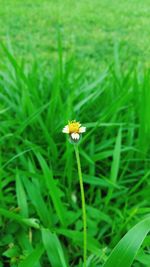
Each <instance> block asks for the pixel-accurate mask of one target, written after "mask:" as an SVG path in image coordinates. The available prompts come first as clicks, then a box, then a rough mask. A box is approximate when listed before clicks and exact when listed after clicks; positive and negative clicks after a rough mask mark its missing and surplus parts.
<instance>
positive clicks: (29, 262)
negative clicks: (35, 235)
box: [19, 244, 44, 267]
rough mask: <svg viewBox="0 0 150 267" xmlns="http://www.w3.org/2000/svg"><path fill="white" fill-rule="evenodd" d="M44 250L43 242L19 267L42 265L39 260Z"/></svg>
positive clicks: (38, 266)
mask: <svg viewBox="0 0 150 267" xmlns="http://www.w3.org/2000/svg"><path fill="white" fill-rule="evenodd" d="M43 252H44V247H43V245H42V244H39V245H38V246H37V247H36V248H35V249H34V250H33V251H32V253H31V254H30V255H29V256H27V258H26V259H25V260H23V261H22V262H21V263H20V264H19V267H26V266H28V267H34V266H36V267H40V266H41V265H40V264H38V261H39V259H40V257H41V256H42V254H43Z"/></svg>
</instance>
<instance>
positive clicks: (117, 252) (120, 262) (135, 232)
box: [103, 217, 150, 267]
mask: <svg viewBox="0 0 150 267" xmlns="http://www.w3.org/2000/svg"><path fill="white" fill-rule="evenodd" d="M149 231H150V217H148V218H146V219H144V220H142V221H141V222H139V223H138V224H136V225H135V226H134V227H133V228H132V229H131V230H129V231H128V233H127V234H126V235H125V236H124V237H123V238H122V239H121V240H120V241H119V243H118V244H117V246H116V247H115V248H114V250H113V251H112V253H111V254H110V256H109V258H108V260H107V261H106V263H105V264H104V265H103V267H114V266H115V267H120V266H121V267H130V266H131V264H132V263H133V261H134V259H135V256H136V254H137V252H138V250H139V248H140V246H141V245H142V242H143V241H144V239H145V237H146V235H147V234H148V232H149Z"/></svg>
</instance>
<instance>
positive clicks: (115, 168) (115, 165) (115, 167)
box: [105, 128, 122, 205]
mask: <svg viewBox="0 0 150 267" xmlns="http://www.w3.org/2000/svg"><path fill="white" fill-rule="evenodd" d="M121 139H122V130H121V128H120V129H119V131H118V135H117V138H116V143H115V148H114V152H113V161H112V165H111V173H110V180H111V181H112V182H113V183H115V182H116V180H117V176H118V172H119V163H120V154H121ZM112 193H113V188H110V189H109V191H108V194H107V197H106V200H105V201H106V204H107V205H108V203H109V201H110V199H111V197H112Z"/></svg>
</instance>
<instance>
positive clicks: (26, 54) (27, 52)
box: [0, 0, 150, 69]
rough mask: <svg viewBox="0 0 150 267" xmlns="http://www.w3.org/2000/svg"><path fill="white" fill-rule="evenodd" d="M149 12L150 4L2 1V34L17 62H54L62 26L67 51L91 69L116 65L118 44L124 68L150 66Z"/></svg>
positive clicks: (84, 0) (96, 0) (85, 0)
mask: <svg viewBox="0 0 150 267" xmlns="http://www.w3.org/2000/svg"><path fill="white" fill-rule="evenodd" d="M149 11H150V7H149V0H143V1H142V2H141V1H139V0H133V1H130V0H127V1H123V0H121V1H119V0H111V1H110V0H105V1H99V0H94V1H90V0H82V1H70V0H64V1H60V0H57V1H54V0H51V1H49V0H43V1H41V0H34V1H31V0H26V1H24V0H22V1H19V0H13V1H11V0H7V1H3V0H0V25H1V27H0V35H1V39H2V40H3V41H4V42H6V43H7V40H8V38H11V40H12V43H13V49H14V51H15V55H16V57H17V58H18V59H21V58H22V57H23V58H25V59H26V60H29V61H30V60H32V58H33V57H36V58H38V59H40V60H42V61H43V60H46V61H47V62H48V63H50V62H51V61H52V59H56V58H57V49H56V39H57V38H56V35H57V34H56V30H57V28H58V27H60V28H61V31H62V37H63V40H64V42H63V49H64V52H65V53H67V54H68V52H74V51H75V53H76V57H77V58H78V59H79V60H80V62H82V61H86V63H87V64H88V65H89V66H90V68H96V69H101V68H102V66H106V65H107V64H108V62H110V60H111V61H112V60H113V49H114V48H113V47H114V43H115V42H116V40H117V41H118V43H119V44H120V47H121V50H122V53H121V59H122V62H123V64H125V65H126V66H128V62H129V61H131V60H132V61H137V60H140V61H144V62H146V64H147V65H149V54H150V48H149V35H150V28H149ZM8 36H9V37H8ZM80 64H81V63H80Z"/></svg>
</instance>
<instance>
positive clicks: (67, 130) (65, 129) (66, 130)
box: [62, 125, 69, 133]
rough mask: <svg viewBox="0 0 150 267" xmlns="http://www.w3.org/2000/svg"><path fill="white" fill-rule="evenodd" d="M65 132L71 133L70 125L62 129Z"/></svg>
mask: <svg viewBox="0 0 150 267" xmlns="http://www.w3.org/2000/svg"><path fill="white" fill-rule="evenodd" d="M62 132H63V133H69V127H68V125H66V126H65V127H64V128H63V130H62Z"/></svg>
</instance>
